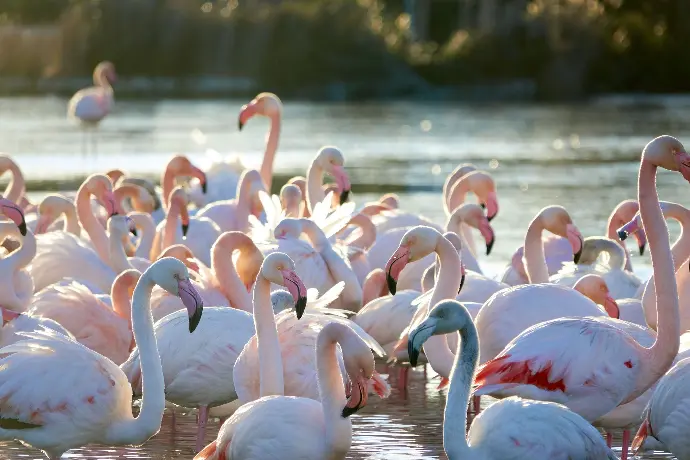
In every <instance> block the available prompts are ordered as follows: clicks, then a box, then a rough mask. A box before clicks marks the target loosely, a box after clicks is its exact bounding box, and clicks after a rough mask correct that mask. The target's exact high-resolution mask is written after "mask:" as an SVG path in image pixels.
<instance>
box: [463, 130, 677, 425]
mask: <svg viewBox="0 0 690 460" xmlns="http://www.w3.org/2000/svg"><path fill="white" fill-rule="evenodd" d="M688 161H690V155H688V154H687V153H686V152H685V149H684V148H683V145H682V144H681V143H680V142H679V141H678V140H677V139H675V138H673V137H671V136H660V137H657V138H655V139H654V140H652V141H651V142H649V143H648V144H647V145H646V146H645V148H644V150H643V153H642V160H641V164H640V172H639V178H638V202H639V203H640V214H641V215H642V220H643V222H645V223H646V225H645V231H646V233H647V239H648V243H649V246H650V251H651V253H652V261H653V268H654V276H655V283H656V284H657V287H658V288H659V289H658V290H657V293H656V297H657V312H658V316H659V318H658V323H659V328H658V334H657V337H656V340H655V341H654V343H653V344H652V346H651V347H650V348H644V347H643V346H642V345H640V344H639V343H637V342H636V341H635V340H634V338H633V337H632V336H631V335H630V334H629V333H628V332H627V331H625V329H624V327H623V325H615V324H611V323H610V321H599V320H598V318H560V319H556V320H552V321H548V322H546V323H541V324H538V325H536V326H533V327H531V328H529V329H527V330H526V331H524V332H522V333H521V334H520V335H519V336H518V337H516V338H515V339H514V340H513V341H512V342H511V343H510V344H509V345H508V346H507V347H506V348H505V349H504V350H503V351H502V352H501V353H500V354H499V355H498V356H497V357H496V358H494V359H493V360H491V361H488V362H486V363H485V364H484V365H483V366H481V367H480V369H479V372H478V373H477V376H476V382H475V386H476V389H475V395H482V394H492V395H496V396H502V397H505V396H511V395H516V394H524V395H529V396H530V397H531V398H533V399H539V400H547V401H553V402H561V403H563V404H564V405H566V406H567V407H568V408H570V409H571V410H573V411H574V412H577V413H578V414H580V415H582V416H583V417H584V418H585V419H587V420H590V421H591V420H596V419H597V418H599V417H601V416H603V415H604V414H606V413H608V412H609V411H611V410H612V409H614V408H615V407H617V406H618V405H620V404H625V403H628V402H630V401H632V400H633V399H635V398H637V397H638V396H640V395H641V394H643V393H644V392H645V391H646V390H647V389H648V388H649V387H651V386H652V385H653V384H654V383H655V382H656V381H657V380H658V379H659V378H660V377H661V376H662V375H663V374H664V373H665V372H666V371H667V370H668V369H669V368H670V367H671V365H672V363H673V360H674V358H675V357H676V355H677V353H678V348H679V336H680V329H679V313H678V293H677V289H676V284H675V280H674V279H673V260H672V257H671V250H670V245H669V241H668V229H667V228H666V226H665V225H664V220H663V215H662V213H661V209H660V207H659V199H658V196H657V194H656V184H655V180H656V170H657V168H659V167H662V168H664V169H668V170H671V171H680V172H681V173H682V174H683V177H684V178H685V179H686V180H689V181H690V166H686V164H685V162H688ZM480 314H481V313H480ZM543 343H549V347H548V348H547V349H545V348H543V347H542V346H541V345H537V346H536V347H535V344H543Z"/></svg>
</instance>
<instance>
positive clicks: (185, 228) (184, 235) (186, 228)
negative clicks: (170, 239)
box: [182, 224, 189, 238]
mask: <svg viewBox="0 0 690 460" xmlns="http://www.w3.org/2000/svg"><path fill="white" fill-rule="evenodd" d="M188 230H189V224H182V236H183V237H184V238H186V237H187V231H188Z"/></svg>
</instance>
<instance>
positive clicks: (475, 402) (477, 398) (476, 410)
mask: <svg viewBox="0 0 690 460" xmlns="http://www.w3.org/2000/svg"><path fill="white" fill-rule="evenodd" d="M480 403H481V396H472V406H473V409H474V415H479V412H480V411H481V407H480V405H479V404H480Z"/></svg>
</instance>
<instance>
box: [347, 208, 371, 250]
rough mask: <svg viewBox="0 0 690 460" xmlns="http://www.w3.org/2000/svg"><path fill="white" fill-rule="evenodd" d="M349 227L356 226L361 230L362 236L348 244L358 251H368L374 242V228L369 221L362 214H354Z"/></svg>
mask: <svg viewBox="0 0 690 460" xmlns="http://www.w3.org/2000/svg"><path fill="white" fill-rule="evenodd" d="M350 225H356V226H358V227H359V228H360V229H361V230H362V234H361V235H360V236H359V237H357V239H355V240H354V241H352V242H350V243H348V246H353V247H356V248H360V249H369V248H370V247H371V246H372V245H373V244H374V242H375V241H376V226H375V225H374V224H373V222H372V221H371V219H370V218H369V217H368V216H366V215H364V214H361V213H360V214H356V215H355V216H353V217H352V219H350Z"/></svg>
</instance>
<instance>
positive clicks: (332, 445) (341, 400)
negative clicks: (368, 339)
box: [316, 323, 352, 452]
mask: <svg viewBox="0 0 690 460" xmlns="http://www.w3.org/2000/svg"><path fill="white" fill-rule="evenodd" d="M335 326H336V323H331V324H329V325H326V327H325V328H324V329H322V330H321V332H320V333H319V335H318V337H317V338H316V372H317V376H318V384H319V397H320V399H321V404H322V407H323V421H324V423H325V427H326V442H325V444H326V448H327V449H326V450H327V451H331V452H332V451H334V450H339V449H337V447H336V446H337V443H338V438H339V436H338V434H339V433H338V432H339V431H340V430H338V428H340V427H341V426H342V425H343V424H346V426H351V425H350V424H351V423H352V422H351V421H350V419H349V418H343V417H342V411H343V407H345V404H347V399H346V398H345V388H344V386H343V376H342V375H341V374H340V366H339V365H338V357H337V354H336V353H337V349H338V347H337V345H338V342H339V341H342V340H343V339H344V337H342V335H343V334H342V331H341V330H340V328H338V327H335ZM344 447H345V448H349V445H348V446H344Z"/></svg>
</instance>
